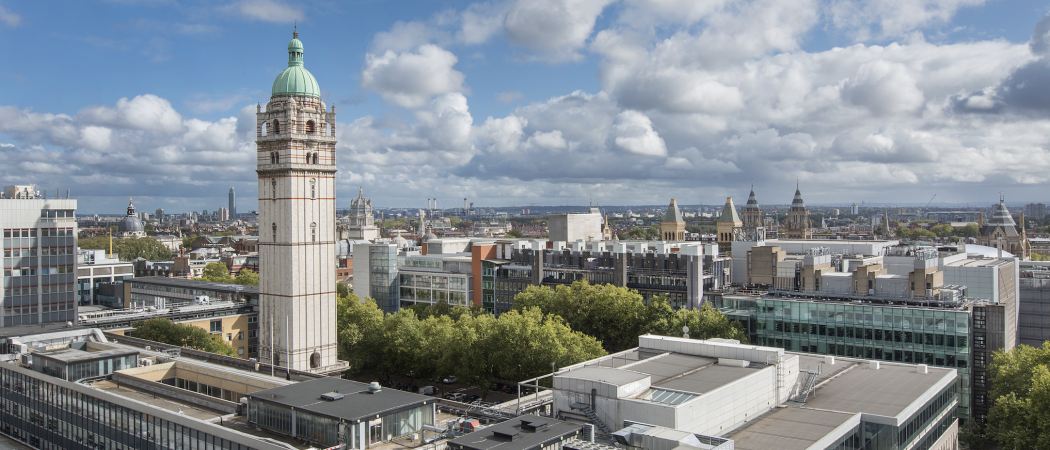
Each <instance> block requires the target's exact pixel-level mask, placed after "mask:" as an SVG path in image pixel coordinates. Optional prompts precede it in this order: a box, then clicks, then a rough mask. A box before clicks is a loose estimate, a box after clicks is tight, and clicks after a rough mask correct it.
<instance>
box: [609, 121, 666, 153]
mask: <svg viewBox="0 0 1050 450" xmlns="http://www.w3.org/2000/svg"><path fill="white" fill-rule="evenodd" d="M612 138H613V142H614V143H615V144H616V146H617V147H619V148H620V149H621V150H626V151H628V152H631V153H634V154H636V155H642V156H667V146H666V145H664V140H663V139H661V138H660V135H659V134H657V133H656V131H653V122H652V121H651V120H649V117H648V116H646V115H645V114H642V113H640V112H638V111H632V110H627V111H624V112H622V113H620V114H619V115H617V116H616V120H615V121H614V122H613V128H612Z"/></svg>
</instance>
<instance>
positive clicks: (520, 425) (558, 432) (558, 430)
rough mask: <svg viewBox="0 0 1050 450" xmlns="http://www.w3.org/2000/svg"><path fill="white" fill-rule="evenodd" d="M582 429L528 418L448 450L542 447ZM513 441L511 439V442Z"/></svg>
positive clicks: (489, 429)
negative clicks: (462, 449)
mask: <svg viewBox="0 0 1050 450" xmlns="http://www.w3.org/2000/svg"><path fill="white" fill-rule="evenodd" d="M582 428H583V427H582V426H580V425H576V424H573V423H569V422H562V421H560V420H556V419H552V418H550V417H540V416H536V415H532V414H527V415H524V416H518V417H515V418H513V419H510V420H508V421H506V422H503V423H500V424H497V425H493V426H490V427H487V428H483V429H481V430H478V431H475V432H473V433H470V434H467V435H464V436H460V437H458V438H455V439H453V440H451V441H448V446H449V447H452V448H466V449H476V450H515V449H528V448H533V447H540V446H543V447H545V445H544V444H547V443H549V442H551V441H554V440H560V439H561V438H563V437H565V436H570V435H574V434H576V433H578V432H579V431H580V429H582ZM511 437H513V438H511Z"/></svg>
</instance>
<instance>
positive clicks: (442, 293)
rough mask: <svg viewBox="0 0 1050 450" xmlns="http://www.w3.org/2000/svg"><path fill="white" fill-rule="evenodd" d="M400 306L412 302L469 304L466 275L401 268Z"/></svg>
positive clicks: (399, 283) (399, 276)
mask: <svg viewBox="0 0 1050 450" xmlns="http://www.w3.org/2000/svg"><path fill="white" fill-rule="evenodd" d="M398 279H399V282H398V285H399V292H398V294H399V298H400V300H401V301H402V306H405V304H406V303H407V304H409V305H410V304H412V303H437V302H439V301H445V302H447V303H448V304H450V305H460V306H470V305H469V304H468V303H467V299H468V297H469V296H468V295H467V292H468V289H469V287H470V286H469V284H470V283H469V282H468V280H469V278H468V275H465V274H463V275H459V274H446V273H418V272H417V273H413V272H407V271H405V270H402V271H401V273H400V275H398Z"/></svg>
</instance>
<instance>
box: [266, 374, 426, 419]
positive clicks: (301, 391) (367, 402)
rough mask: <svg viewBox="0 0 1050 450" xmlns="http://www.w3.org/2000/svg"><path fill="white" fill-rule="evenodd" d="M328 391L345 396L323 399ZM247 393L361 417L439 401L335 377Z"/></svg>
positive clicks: (323, 412) (308, 408) (317, 411)
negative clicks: (372, 389) (378, 390)
mask: <svg viewBox="0 0 1050 450" xmlns="http://www.w3.org/2000/svg"><path fill="white" fill-rule="evenodd" d="M329 392H336V393H340V394H343V395H344V397H343V398H342V399H339V400H335V401H327V400H322V399H321V394H326V393H329ZM248 397H249V398H253V399H258V400H262V401H266V402H270V403H275V404H278V405H284V406H289V407H293V408H295V409H301V410H305V411H309V412H312V413H315V414H321V415H325V416H329V417H336V418H340V419H344V420H359V419H363V418H366V417H371V416H375V415H377V414H379V415H382V414H383V413H387V412H397V411H403V410H406V409H411V408H415V407H417V406H421V405H424V404H426V403H429V402H436V401H437V399H435V398H434V397H428V396H426V395H420V394H413V393H411V392H404V391H399V390H397V389H388V388H383V389H382V390H381V391H380V392H379V393H377V394H372V393H371V392H369V389H368V385H367V384H364V383H358V382H356V381H350V380H344V379H342V378H333V377H325V378H318V379H314V380H309V381H303V382H300V383H294V384H289V385H287V386H281V387H276V388H272V389H266V390H263V391H256V392H253V393H251V394H248Z"/></svg>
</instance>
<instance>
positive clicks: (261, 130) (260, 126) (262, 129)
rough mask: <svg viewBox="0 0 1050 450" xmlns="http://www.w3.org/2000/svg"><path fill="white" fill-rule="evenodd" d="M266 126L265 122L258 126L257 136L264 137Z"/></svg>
mask: <svg viewBox="0 0 1050 450" xmlns="http://www.w3.org/2000/svg"><path fill="white" fill-rule="evenodd" d="M266 126H267V123H266V122H263V123H262V125H259V136H266Z"/></svg>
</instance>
